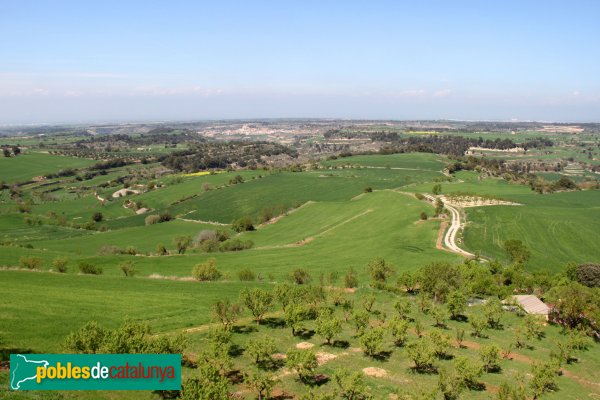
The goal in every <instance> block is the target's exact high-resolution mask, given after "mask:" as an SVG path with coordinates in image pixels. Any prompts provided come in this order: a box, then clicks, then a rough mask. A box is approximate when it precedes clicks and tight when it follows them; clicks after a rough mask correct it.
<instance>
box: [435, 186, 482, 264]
mask: <svg viewBox="0 0 600 400" xmlns="http://www.w3.org/2000/svg"><path fill="white" fill-rule="evenodd" d="M424 196H425V198H426V199H427V200H428V201H430V202H431V203H433V204H435V202H436V200H437V198H436V197H435V196H432V195H429V194H425V195H424ZM444 207H445V208H446V210H448V211H449V212H450V216H451V217H452V222H451V223H450V228H448V230H447V231H446V235H445V236H444V245H445V246H446V247H447V248H448V250H450V251H453V252H455V253H458V254H460V255H462V256H465V257H473V256H475V254H471V253H469V252H468V251H465V250H463V249H461V248H460V247H458V245H457V244H456V235H457V234H458V230H459V229H460V228H461V222H460V213H459V212H458V210H457V209H456V208H454V207H453V206H451V205H449V204H446V203H444Z"/></svg>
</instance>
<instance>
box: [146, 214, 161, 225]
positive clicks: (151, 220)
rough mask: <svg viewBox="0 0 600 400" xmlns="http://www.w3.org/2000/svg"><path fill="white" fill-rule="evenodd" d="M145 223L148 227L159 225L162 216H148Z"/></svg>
mask: <svg viewBox="0 0 600 400" xmlns="http://www.w3.org/2000/svg"><path fill="white" fill-rule="evenodd" d="M144 222H145V224H146V225H154V224H158V223H159V222H161V221H160V216H158V215H148V216H147V217H146V218H145V219H144Z"/></svg>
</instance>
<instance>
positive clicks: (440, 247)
mask: <svg viewBox="0 0 600 400" xmlns="http://www.w3.org/2000/svg"><path fill="white" fill-rule="evenodd" d="M447 226H448V221H442V223H441V224H440V230H439V231H438V237H437V240H436V242H435V248H436V249H438V250H446V249H445V248H444V233H445V232H446V227H447Z"/></svg>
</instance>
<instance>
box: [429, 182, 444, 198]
mask: <svg viewBox="0 0 600 400" xmlns="http://www.w3.org/2000/svg"><path fill="white" fill-rule="evenodd" d="M431 192H432V193H433V194H434V195H436V196H438V195H440V194H441V193H442V185H441V184H439V183H436V184H435V185H433V189H432V190H431Z"/></svg>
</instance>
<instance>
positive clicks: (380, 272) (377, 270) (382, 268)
mask: <svg viewBox="0 0 600 400" xmlns="http://www.w3.org/2000/svg"><path fill="white" fill-rule="evenodd" d="M367 272H368V273H369V275H371V279H372V280H373V281H374V282H379V283H384V282H385V281H386V280H387V278H388V277H389V276H390V275H391V274H393V273H394V269H393V268H392V267H391V266H390V265H389V264H388V263H386V261H385V260H384V259H383V258H382V257H376V258H374V259H373V260H371V261H370V262H369V264H367Z"/></svg>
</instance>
